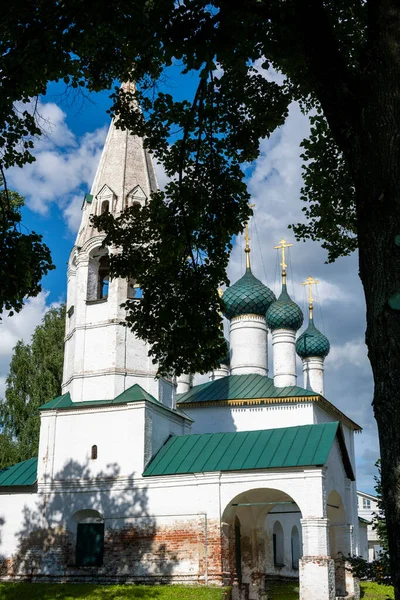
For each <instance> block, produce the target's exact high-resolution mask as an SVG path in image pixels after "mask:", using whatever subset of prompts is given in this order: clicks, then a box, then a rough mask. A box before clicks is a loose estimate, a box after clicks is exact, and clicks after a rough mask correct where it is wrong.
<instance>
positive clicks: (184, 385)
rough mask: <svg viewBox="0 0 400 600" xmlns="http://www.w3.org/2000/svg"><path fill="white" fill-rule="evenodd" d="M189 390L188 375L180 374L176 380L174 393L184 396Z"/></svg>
mask: <svg viewBox="0 0 400 600" xmlns="http://www.w3.org/2000/svg"><path fill="white" fill-rule="evenodd" d="M189 390H190V374H189V373H182V375H179V377H177V378H176V393H177V394H186V392H188V391H189Z"/></svg>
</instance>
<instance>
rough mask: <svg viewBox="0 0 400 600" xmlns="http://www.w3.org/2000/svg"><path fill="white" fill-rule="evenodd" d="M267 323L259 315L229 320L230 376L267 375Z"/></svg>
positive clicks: (242, 316) (241, 316)
mask: <svg viewBox="0 0 400 600" xmlns="http://www.w3.org/2000/svg"><path fill="white" fill-rule="evenodd" d="M267 352H268V350H267V323H266V320H265V317H261V316H259V315H240V316H238V317H234V318H233V319H232V320H231V327H230V356H231V361H230V364H231V375H247V374H252V373H256V374H259V375H267V374H268V360H267Z"/></svg>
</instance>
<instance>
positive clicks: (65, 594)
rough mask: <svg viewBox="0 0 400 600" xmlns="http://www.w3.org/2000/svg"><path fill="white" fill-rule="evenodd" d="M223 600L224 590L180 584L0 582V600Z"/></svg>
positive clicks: (224, 596)
mask: <svg viewBox="0 0 400 600" xmlns="http://www.w3.org/2000/svg"><path fill="white" fill-rule="evenodd" d="M75 598H81V599H82V600H83V599H84V600H133V599H136V598H142V600H150V599H154V600H178V599H179V600H225V598H226V588H210V587H197V586H183V585H162V586H161V585H158V586H146V585H110V586H107V585H91V584H82V583H81V584H77V583H72V584H69V583H63V584H48V583H0V600H74V599H75Z"/></svg>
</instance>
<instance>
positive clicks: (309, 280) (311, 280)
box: [303, 277, 319, 319]
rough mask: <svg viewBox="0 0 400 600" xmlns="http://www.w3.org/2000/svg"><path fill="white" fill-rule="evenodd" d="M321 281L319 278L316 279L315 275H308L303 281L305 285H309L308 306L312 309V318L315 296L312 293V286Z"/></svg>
mask: <svg viewBox="0 0 400 600" xmlns="http://www.w3.org/2000/svg"><path fill="white" fill-rule="evenodd" d="M317 283H319V281H318V279H314V277H307V279H306V280H305V281H303V285H308V308H309V309H310V319H312V316H313V303H314V298H313V295H312V286H313V285H317Z"/></svg>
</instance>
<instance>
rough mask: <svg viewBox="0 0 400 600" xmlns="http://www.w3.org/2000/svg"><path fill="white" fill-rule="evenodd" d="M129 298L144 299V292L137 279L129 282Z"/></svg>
mask: <svg viewBox="0 0 400 600" xmlns="http://www.w3.org/2000/svg"><path fill="white" fill-rule="evenodd" d="M127 297H128V298H130V299H135V300H140V299H141V298H143V291H142V288H141V287H140V285H139V283H138V282H137V281H136V279H129V280H128V291H127Z"/></svg>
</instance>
